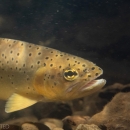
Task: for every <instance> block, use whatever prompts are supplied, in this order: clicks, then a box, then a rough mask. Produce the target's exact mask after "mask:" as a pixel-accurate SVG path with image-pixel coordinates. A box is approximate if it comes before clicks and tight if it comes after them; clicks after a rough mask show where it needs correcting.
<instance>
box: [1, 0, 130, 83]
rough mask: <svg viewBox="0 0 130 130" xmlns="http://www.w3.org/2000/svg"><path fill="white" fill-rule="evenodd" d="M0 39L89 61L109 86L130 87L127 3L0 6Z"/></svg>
mask: <svg viewBox="0 0 130 130" xmlns="http://www.w3.org/2000/svg"><path fill="white" fill-rule="evenodd" d="M0 37H4V38H12V39H18V40H22V41H27V42H32V43H35V44H41V45H45V46H49V47H52V48H55V49H58V50H61V51H64V52H68V53H71V54H74V55H77V56H80V57H83V58H86V59H88V60H91V61H93V62H94V63H96V64H97V65H98V66H100V67H101V68H102V69H103V70H104V74H103V76H102V77H103V78H105V79H106V80H107V85H109V84H113V83H116V82H118V83H122V84H126V83H129V80H130V54H129V53H130V1H129V0H10V1H9V0H1V1H0Z"/></svg>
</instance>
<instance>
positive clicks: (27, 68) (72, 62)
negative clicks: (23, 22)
mask: <svg viewBox="0 0 130 130" xmlns="http://www.w3.org/2000/svg"><path fill="white" fill-rule="evenodd" d="M102 73H103V71H102V69H101V68H100V67H98V66H96V65H95V64H94V63H92V62H91V61H88V60H86V59H83V58H80V57H77V56H74V55H71V54H68V53H64V52H60V51H58V50H55V49H52V48H48V47H44V46H40V45H35V44H31V43H27V42H24V41H19V40H13V39H7V38H0V99H4V100H7V103H6V106H5V111H6V112H13V111H17V110H20V109H23V108H26V107H28V106H31V105H33V104H35V103H36V102H39V101H43V102H48V101H49V102H50V101H67V100H73V99H76V98H80V97H84V96H86V95H89V94H91V93H94V92H96V91H98V90H99V89H100V88H101V87H103V86H104V85H105V83H106V81H105V80H104V79H99V80H95V79H96V78H97V77H99V76H100V75H101V74H102ZM25 102H26V103H25Z"/></svg>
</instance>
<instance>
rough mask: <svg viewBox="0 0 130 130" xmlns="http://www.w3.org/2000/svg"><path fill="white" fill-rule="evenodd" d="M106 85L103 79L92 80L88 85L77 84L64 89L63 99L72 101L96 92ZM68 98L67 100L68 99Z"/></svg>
mask: <svg viewBox="0 0 130 130" xmlns="http://www.w3.org/2000/svg"><path fill="white" fill-rule="evenodd" d="M105 84H106V80H105V79H97V80H92V81H90V82H89V83H82V82H78V83H76V84H75V85H73V86H70V87H69V88H67V89H66V92H65V94H64V95H65V96H64V99H65V100H70V99H71V100H73V99H77V98H82V97H85V96H88V95H91V94H92V93H95V92H97V91H98V90H100V89H101V88H102V87H103V86H104V85H105ZM68 97H69V98H68Z"/></svg>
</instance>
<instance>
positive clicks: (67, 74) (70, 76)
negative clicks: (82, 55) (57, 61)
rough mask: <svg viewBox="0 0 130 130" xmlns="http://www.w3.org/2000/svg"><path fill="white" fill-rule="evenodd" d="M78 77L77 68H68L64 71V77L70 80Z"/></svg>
mask: <svg viewBox="0 0 130 130" xmlns="http://www.w3.org/2000/svg"><path fill="white" fill-rule="evenodd" d="M77 77H78V72H77V71H76V70H75V69H67V70H65V71H64V78H65V79H66V80H68V81H73V80H75V79H76V78H77Z"/></svg>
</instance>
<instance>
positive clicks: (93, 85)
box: [80, 79, 106, 91]
mask: <svg viewBox="0 0 130 130" xmlns="http://www.w3.org/2000/svg"><path fill="white" fill-rule="evenodd" d="M105 84H106V80H105V79H97V80H92V81H90V82H89V83H86V84H85V85H83V86H82V87H80V91H87V90H92V89H94V88H96V89H100V88H102V87H103V86H104V85H105Z"/></svg>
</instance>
